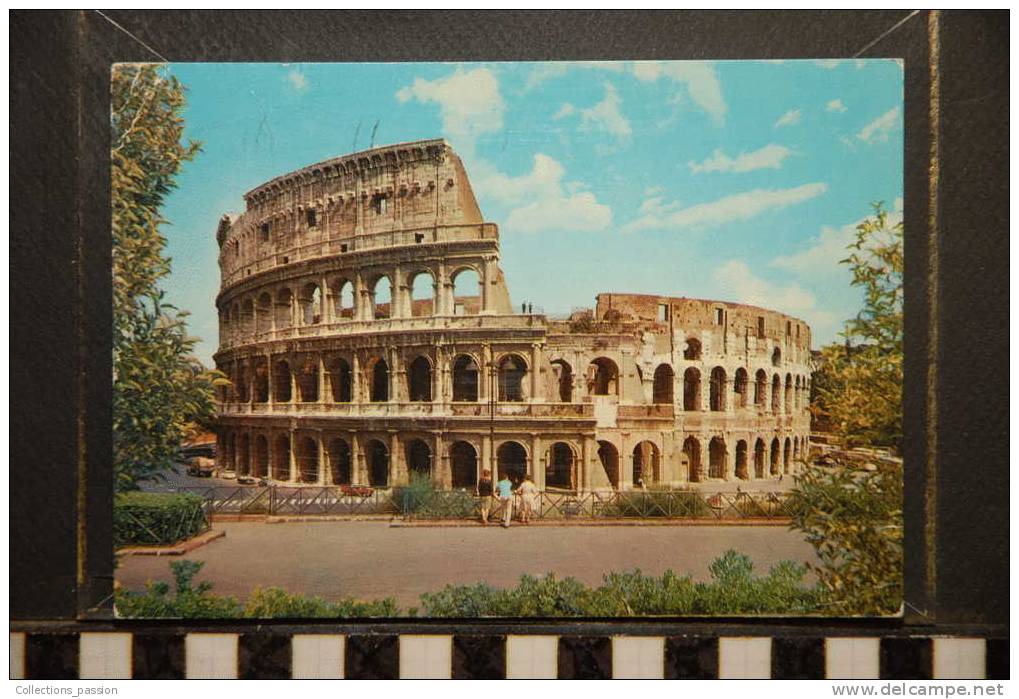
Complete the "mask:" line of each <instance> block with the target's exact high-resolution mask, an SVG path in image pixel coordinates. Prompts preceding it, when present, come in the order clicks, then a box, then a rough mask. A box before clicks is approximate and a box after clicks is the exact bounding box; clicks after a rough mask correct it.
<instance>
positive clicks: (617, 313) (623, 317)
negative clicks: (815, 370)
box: [595, 294, 810, 350]
mask: <svg viewBox="0 0 1019 699" xmlns="http://www.w3.org/2000/svg"><path fill="white" fill-rule="evenodd" d="M595 319H596V320H620V321H636V322H646V323H657V324H662V325H671V326H672V327H678V328H682V329H683V330H687V331H693V330H700V331H706V332H718V331H719V330H721V329H722V328H725V331H726V333H727V334H728V335H730V336H734V337H750V338H757V339H761V340H773V341H776V342H782V343H791V344H792V345H793V346H795V347H798V348H800V349H804V350H809V349H810V326H808V325H807V324H806V323H805V322H803V321H802V320H801V319H799V318H794V317H793V316H789V315H785V314H784V313H779V312H777V311H772V310H768V309H766V308H759V307H757V306H748V305H745V304H740V303H730V302H726V301H712V300H708V299H689V298H684V297H671V296H654V295H650V294H599V295H598V297H597V307H596V308H595Z"/></svg>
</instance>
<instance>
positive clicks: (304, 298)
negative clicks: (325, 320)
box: [299, 284, 322, 325]
mask: <svg viewBox="0 0 1019 699" xmlns="http://www.w3.org/2000/svg"><path fill="white" fill-rule="evenodd" d="M299 301H300V311H301V325H315V324H316V323H320V322H322V290H321V289H319V288H318V284H305V285H304V287H303V288H302V289H301V296H300V299H299Z"/></svg>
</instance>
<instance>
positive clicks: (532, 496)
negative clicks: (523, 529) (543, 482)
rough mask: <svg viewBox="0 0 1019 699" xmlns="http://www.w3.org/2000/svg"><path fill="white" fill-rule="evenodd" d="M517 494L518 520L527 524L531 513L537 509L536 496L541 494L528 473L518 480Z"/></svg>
mask: <svg viewBox="0 0 1019 699" xmlns="http://www.w3.org/2000/svg"><path fill="white" fill-rule="evenodd" d="M517 495H519V496H520V521H521V522H523V523H524V524H527V523H528V522H530V521H531V515H532V514H534V513H535V512H537V511H538V507H539V502H538V498H539V497H540V496H541V494H540V493H539V492H538V486H536V485H535V484H534V481H533V480H531V475H530V474H527V475H525V476H524V480H523V481H521V482H520V485H519V487H517Z"/></svg>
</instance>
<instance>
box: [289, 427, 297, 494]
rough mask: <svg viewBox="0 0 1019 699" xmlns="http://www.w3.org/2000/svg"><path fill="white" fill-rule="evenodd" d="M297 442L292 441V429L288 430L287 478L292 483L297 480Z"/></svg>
mask: <svg viewBox="0 0 1019 699" xmlns="http://www.w3.org/2000/svg"><path fill="white" fill-rule="evenodd" d="M296 447H297V444H296V443H295V441H294V431H293V430H290V476H289V478H288V480H289V481H290V482H291V483H293V482H294V481H296V480H297V449H296Z"/></svg>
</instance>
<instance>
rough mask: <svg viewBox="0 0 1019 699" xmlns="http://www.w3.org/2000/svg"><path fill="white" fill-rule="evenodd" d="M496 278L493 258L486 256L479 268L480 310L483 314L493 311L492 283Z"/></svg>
mask: <svg viewBox="0 0 1019 699" xmlns="http://www.w3.org/2000/svg"><path fill="white" fill-rule="evenodd" d="M495 280H496V272H495V265H494V264H493V260H491V259H490V258H486V259H485V261H484V265H483V267H482V269H481V312H482V313H485V314H492V313H495V309H494V308H493V306H494V305H495V304H494V303H493V298H492V297H493V294H492V284H493V283H494V282H495Z"/></svg>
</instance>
